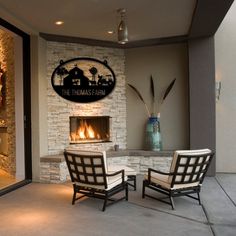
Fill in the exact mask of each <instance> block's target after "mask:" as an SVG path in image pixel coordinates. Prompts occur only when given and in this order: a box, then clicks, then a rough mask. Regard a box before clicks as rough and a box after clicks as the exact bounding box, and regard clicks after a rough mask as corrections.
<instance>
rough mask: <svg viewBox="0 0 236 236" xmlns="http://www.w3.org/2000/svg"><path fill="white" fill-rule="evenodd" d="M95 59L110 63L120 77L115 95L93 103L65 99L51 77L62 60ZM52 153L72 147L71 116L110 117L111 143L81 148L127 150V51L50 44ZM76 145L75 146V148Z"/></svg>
mask: <svg viewBox="0 0 236 236" xmlns="http://www.w3.org/2000/svg"><path fill="white" fill-rule="evenodd" d="M77 57H92V58H96V59H99V60H101V61H104V60H107V62H108V65H109V66H110V67H111V68H112V69H113V71H114V73H115V75H116V86H115V88H114V90H113V92H112V93H111V94H109V95H108V96H107V97H105V98H104V99H102V100H100V101H97V102H93V103H87V104H82V103H73V102H70V101H67V100H65V99H63V98H61V97H60V96H59V95H58V94H56V92H55V91H54V90H53V88H52V86H51V75H52V73H53V71H54V69H55V68H56V67H57V66H58V65H59V61H60V60H64V61H66V60H69V59H72V58H77ZM47 66H48V67H47V79H48V94H47V96H48V154H59V153H61V152H62V151H63V150H64V148H65V147H68V146H70V144H69V116H110V117H111V119H110V136H111V142H108V143H96V144H76V145H74V144H73V146H77V147H79V148H81V149H89V150H91V149H93V150H109V149H111V148H113V146H114V144H119V146H120V148H123V149H125V148H126V135H127V134H126V95H125V91H126V89H125V75H124V71H125V59H124V50H123V49H113V48H105V47H95V46H86V45H82V44H77V43H62V42H47ZM71 146H72V145H71Z"/></svg>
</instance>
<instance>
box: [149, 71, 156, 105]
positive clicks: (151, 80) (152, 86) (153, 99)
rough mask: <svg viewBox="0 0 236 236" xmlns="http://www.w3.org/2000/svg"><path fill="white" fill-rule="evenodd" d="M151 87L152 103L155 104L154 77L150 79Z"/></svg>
mask: <svg viewBox="0 0 236 236" xmlns="http://www.w3.org/2000/svg"><path fill="white" fill-rule="evenodd" d="M150 86H151V93H152V101H153V102H154V101H155V88H154V82H153V78H152V75H151V77H150Z"/></svg>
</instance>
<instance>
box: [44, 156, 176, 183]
mask: <svg viewBox="0 0 236 236" xmlns="http://www.w3.org/2000/svg"><path fill="white" fill-rule="evenodd" d="M144 152H145V151H138V152H136V154H135V153H132V152H131V153H129V151H125V153H120V154H118V153H115V156H114V153H112V152H107V165H123V166H124V165H125V166H128V167H130V168H132V169H134V170H135V171H136V172H137V174H144V173H147V170H148V168H154V169H157V170H160V171H164V172H168V171H169V169H170V165H171V161H172V156H173V153H172V152H159V153H156V154H153V153H150V152H149V153H148V152H146V154H143V153H144ZM68 179H70V177H69V173H68V169H67V166H66V162H65V160H64V157H63V155H52V156H45V157H42V158H41V162H40V181H41V182H43V183H62V182H65V181H66V180H68Z"/></svg>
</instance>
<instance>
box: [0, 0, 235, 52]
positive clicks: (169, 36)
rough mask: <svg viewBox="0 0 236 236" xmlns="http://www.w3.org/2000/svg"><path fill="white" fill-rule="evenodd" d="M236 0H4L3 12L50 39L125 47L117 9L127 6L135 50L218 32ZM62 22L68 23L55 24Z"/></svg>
mask: <svg viewBox="0 0 236 236" xmlns="http://www.w3.org/2000/svg"><path fill="white" fill-rule="evenodd" d="M233 1H234V0H20V1H19V0H0V10H1V12H4V13H7V14H8V15H10V16H13V18H14V19H16V20H17V21H18V22H21V24H24V25H25V26H27V28H30V29H31V30H32V32H34V33H35V32H36V33H40V35H41V36H42V37H44V38H45V39H46V40H52V41H66V42H80V43H86V44H91V45H100V46H111V47H121V45H119V44H118V43H117V26H118V24H119V21H120V16H119V14H118V13H117V10H118V9H120V8H125V9H126V11H127V13H126V15H127V17H126V18H127V25H128V31H129V42H128V43H127V44H125V45H122V47H126V48H132V47H139V46H150V45H156V44H163V43H164V44H165V43H176V42H183V41H186V40H189V39H192V38H199V37H208V36H212V35H214V34H215V32H216V31H217V29H218V27H219V25H220V24H221V22H222V20H223V19H224V17H225V15H226V13H227V11H228V10H229V8H230V6H231V4H232V3H233ZM0 20H1V21H2V20H3V21H4V19H1V18H0ZM58 20H61V21H64V24H63V25H61V26H57V25H55V22H56V21H58ZM110 30H113V31H114V33H113V34H108V33H107V32H108V31H110ZM27 33H28V32H27Z"/></svg>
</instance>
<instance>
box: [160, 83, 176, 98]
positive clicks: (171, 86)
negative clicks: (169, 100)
mask: <svg viewBox="0 0 236 236" xmlns="http://www.w3.org/2000/svg"><path fill="white" fill-rule="evenodd" d="M175 81H176V78H175V79H173V80H172V81H171V83H170V84H169V86H168V87H167V89H166V91H165V93H164V96H163V98H162V101H161V103H163V102H164V100H165V99H166V97H167V96H168V94H169V93H170V91H171V89H172V88H173V86H174V84H175Z"/></svg>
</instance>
